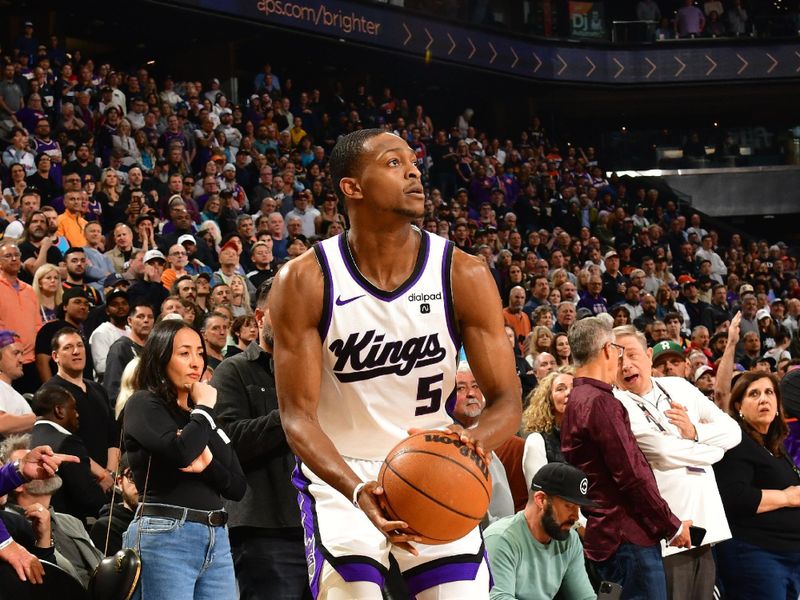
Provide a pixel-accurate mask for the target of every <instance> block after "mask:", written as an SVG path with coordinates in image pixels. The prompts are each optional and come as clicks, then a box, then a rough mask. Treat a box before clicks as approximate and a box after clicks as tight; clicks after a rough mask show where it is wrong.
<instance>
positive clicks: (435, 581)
mask: <svg viewBox="0 0 800 600" xmlns="http://www.w3.org/2000/svg"><path fill="white" fill-rule="evenodd" d="M480 568H481V563H480V562H477V563H464V562H459V563H446V564H440V565H438V566H436V567H434V568H432V569H430V570H428V571H423V572H421V573H418V574H416V575H413V576H411V577H408V578H406V585H407V586H408V593H409V595H410V596H411V597H415V596H416V595H417V594H419V593H421V592H424V591H425V590H427V589H430V588H432V587H435V586H437V585H442V584H444V583H451V582H453V581H472V580H474V579H475V577H476V576H477V575H478V569H480Z"/></svg>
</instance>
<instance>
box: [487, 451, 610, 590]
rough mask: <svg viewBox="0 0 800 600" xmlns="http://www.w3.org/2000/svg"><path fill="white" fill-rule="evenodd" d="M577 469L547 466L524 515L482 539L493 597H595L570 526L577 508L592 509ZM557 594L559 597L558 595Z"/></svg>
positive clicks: (537, 479) (501, 522)
mask: <svg viewBox="0 0 800 600" xmlns="http://www.w3.org/2000/svg"><path fill="white" fill-rule="evenodd" d="M588 487H589V481H588V479H587V478H586V475H585V474H584V473H583V471H581V470H580V469H576V468H575V467H573V466H571V465H568V464H566V463H558V462H554V463H549V464H546V465H545V466H543V467H542V468H541V469H539V471H537V472H536V475H534V477H533V482H532V484H531V492H530V495H529V496H528V504H527V505H526V506H525V510H523V511H521V512H518V513H517V514H515V515H513V516H510V517H506V518H504V519H500V520H499V521H497V522H496V523H494V524H492V525H490V526H489V527H488V528H487V529H486V531H485V532H484V534H483V537H484V540H485V541H486V550H487V551H488V552H489V562H490V564H491V566H492V575H493V577H494V587H493V588H492V594H491V597H492V598H498V599H500V598H517V599H518V600H539V599H541V598H554V597H556V596H557V595H558V597H559V598H564V600H589V599H594V598H596V595H595V592H594V590H593V589H592V585H591V583H590V582H589V577H588V575H587V574H586V567H585V564H584V559H583V546H582V545H581V542H580V539H579V538H578V532H577V531H576V530H575V529H573V525H574V524H575V523H576V522H577V520H578V508H580V507H581V506H589V507H593V506H596V504H595V503H594V502H592V501H591V500H589V498H588V496H587V495H586V490H587V489H588ZM559 590H560V593H559Z"/></svg>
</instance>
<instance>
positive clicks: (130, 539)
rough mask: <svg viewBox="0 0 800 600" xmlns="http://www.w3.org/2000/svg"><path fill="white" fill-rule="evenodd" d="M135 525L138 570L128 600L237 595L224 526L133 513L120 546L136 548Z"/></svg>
mask: <svg viewBox="0 0 800 600" xmlns="http://www.w3.org/2000/svg"><path fill="white" fill-rule="evenodd" d="M140 527H141V531H142V538H141V550H140V553H139V555H140V556H141V558H142V574H141V577H140V578H139V585H138V587H137V590H136V593H135V594H134V595H133V599H132V600H164V599H166V598H169V600H223V599H225V598H236V597H237V594H236V579H235V578H234V575H233V559H232V557H231V546H230V542H229V541H228V529H227V527H211V526H210V525H205V524H202V523H191V522H187V521H185V520H184V519H170V518H165V517H139V518H136V519H134V520H133V521H132V522H131V524H130V525H129V526H128V529H127V531H126V532H125V533H124V534H123V536H122V544H123V548H135V547H136V540H137V535H138V532H139V528H140Z"/></svg>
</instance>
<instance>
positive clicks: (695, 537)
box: [689, 525, 706, 548]
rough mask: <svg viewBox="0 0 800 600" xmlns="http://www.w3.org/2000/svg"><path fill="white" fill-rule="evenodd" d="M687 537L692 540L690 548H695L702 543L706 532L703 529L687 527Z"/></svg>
mask: <svg viewBox="0 0 800 600" xmlns="http://www.w3.org/2000/svg"><path fill="white" fill-rule="evenodd" d="M689 537H690V538H691V539H692V548H697V546H699V545H700V544H702V543H703V539H704V538H705V537H706V530H705V529H704V528H703V527H695V526H694V525H692V526H691V527H689Z"/></svg>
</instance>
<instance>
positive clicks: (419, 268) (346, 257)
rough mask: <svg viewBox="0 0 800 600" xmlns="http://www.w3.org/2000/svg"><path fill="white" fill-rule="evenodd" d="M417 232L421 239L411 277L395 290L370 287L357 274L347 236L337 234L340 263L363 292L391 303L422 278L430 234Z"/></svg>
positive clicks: (369, 284)
mask: <svg viewBox="0 0 800 600" xmlns="http://www.w3.org/2000/svg"><path fill="white" fill-rule="evenodd" d="M415 229H416V228H415ZM417 231H419V232H420V235H421V237H420V247H419V254H418V255H417V261H416V263H415V264H414V270H413V271H412V272H411V275H410V276H409V277H408V279H406V280H405V281H404V282H403V283H402V284H400V286H399V287H398V288H397V289H395V290H393V291H390V292H387V291H386V290H382V289H380V288H379V287H376V286H374V285H372V283H371V282H370V281H369V280H368V279H367V278H366V277H364V276H363V275H362V274H361V273H360V272H359V270H358V267H357V266H356V264H355V261H354V260H353V256H352V255H351V254H350V248H349V247H348V245H347V234H346V233H342V234H339V252H340V253H341V255H342V262H344V265H345V267H346V268H347V272H348V273H349V274H350V277H352V278H353V280H354V281H355V282H356V283H357V284H358V285H359V286H360V287H361V288H363V289H364V291H366V292H368V293H369V294H370V295H371V296H374V297H375V298H377V299H378V300H383V301H384V302H391V301H392V300H396V299H397V298H399V297H400V296H402V295H403V294H404V293H405V292H407V291H408V290H410V289H411V288H412V287H414V285H415V284H416V283H417V281H419V278H420V277H422V274H423V273H424V272H425V266H426V265H427V264H428V257H429V255H430V251H431V244H430V239H429V238H428V236H429V235H430V234H429V233H428V232H427V231H422V230H419V229H417Z"/></svg>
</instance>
